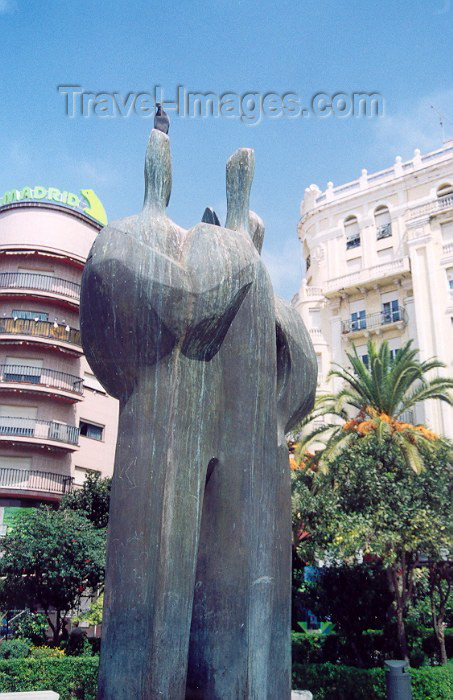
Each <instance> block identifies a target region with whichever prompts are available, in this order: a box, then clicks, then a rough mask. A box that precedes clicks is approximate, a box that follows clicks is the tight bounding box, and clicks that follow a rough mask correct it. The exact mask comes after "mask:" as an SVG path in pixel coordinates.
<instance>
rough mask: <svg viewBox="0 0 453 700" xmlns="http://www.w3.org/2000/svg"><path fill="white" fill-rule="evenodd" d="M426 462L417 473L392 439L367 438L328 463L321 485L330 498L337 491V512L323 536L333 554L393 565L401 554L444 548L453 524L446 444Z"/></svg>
mask: <svg viewBox="0 0 453 700" xmlns="http://www.w3.org/2000/svg"><path fill="white" fill-rule="evenodd" d="M424 460H425V463H426V466H427V468H426V469H425V471H423V472H422V473H420V474H418V475H415V474H413V472H412V471H411V470H408V469H407V466H406V464H405V462H404V459H403V458H402V456H401V454H400V452H399V450H398V447H397V446H396V445H395V444H394V442H393V441H392V440H384V441H381V440H379V439H378V438H377V437H376V436H370V437H369V439H368V440H367V441H358V442H357V443H355V444H354V445H353V446H352V447H351V448H350V449H349V450H347V451H346V452H344V453H343V454H342V455H341V456H339V457H337V458H336V459H335V460H334V461H333V462H332V463H331V465H330V473H329V476H328V477H324V483H325V488H326V490H327V491H328V492H329V491H330V494H329V495H330V498H332V495H331V493H332V491H333V493H334V495H335V498H336V513H335V517H334V519H333V520H331V521H330V523H326V524H325V525H326V526H327V533H324V539H328V540H329V549H330V551H331V552H332V553H333V554H334V556H335V555H337V556H338V557H339V558H340V559H342V560H348V559H353V558H354V557H355V555H356V553H357V552H358V551H359V550H361V551H362V552H363V553H364V554H368V555H374V556H378V557H380V558H381V559H382V561H383V562H384V564H393V563H394V562H395V561H396V560H398V559H399V558H400V557H401V554H402V553H403V552H405V553H406V554H408V553H410V554H412V555H414V556H415V555H416V554H417V553H418V552H419V551H423V552H424V553H425V554H427V555H430V556H432V557H440V556H441V553H442V552H443V551H445V549H447V550H448V548H449V544H450V541H451V535H452V525H453V517H452V515H453V510H452V501H451V498H450V493H451V487H452V469H451V465H450V455H449V448H448V447H443V448H442V449H440V450H439V452H438V453H437V454H436V455H433V454H431V453H430V452H426V453H425V455H424ZM322 478H323V477H321V479H322ZM327 480H328V481H329V483H330V484H332V483H333V484H334V489H329V488H328V484H327V483H326V481H327ZM310 531H311V530H310ZM318 536H319V535H318Z"/></svg>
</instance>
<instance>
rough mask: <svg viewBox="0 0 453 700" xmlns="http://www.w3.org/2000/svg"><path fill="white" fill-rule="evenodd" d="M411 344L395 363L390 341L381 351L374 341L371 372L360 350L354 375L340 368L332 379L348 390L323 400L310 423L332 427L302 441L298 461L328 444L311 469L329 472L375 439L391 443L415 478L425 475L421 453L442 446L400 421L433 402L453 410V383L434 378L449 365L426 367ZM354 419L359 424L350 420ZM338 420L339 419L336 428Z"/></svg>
mask: <svg viewBox="0 0 453 700" xmlns="http://www.w3.org/2000/svg"><path fill="white" fill-rule="evenodd" d="M411 344H412V341H409V342H408V343H406V344H405V345H404V347H403V348H401V350H399V352H398V354H397V356H396V358H394V359H393V360H391V359H390V350H389V346H388V342H387V341H384V342H383V343H381V345H380V346H378V345H377V344H376V343H374V342H373V341H369V342H368V351H367V352H368V358H369V368H368V367H366V366H365V365H364V364H363V362H362V360H361V359H360V357H359V356H358V354H357V350H356V348H355V347H354V352H353V353H347V357H348V360H349V362H350V365H351V369H348V368H343V367H341V366H339V365H335V366H334V369H332V370H331V372H330V374H329V376H330V377H335V378H337V379H341V380H342V381H343V387H342V388H341V390H340V391H339V392H338V393H336V394H333V395H326V396H323V397H322V398H320V399H318V401H317V402H316V407H315V410H314V412H313V414H312V416H311V417H310V419H311V420H315V419H317V418H320V417H323V418H325V417H327V423H325V425H324V426H321V427H320V428H317V429H316V430H313V431H312V432H311V433H308V434H305V435H304V436H302V437H301V439H300V442H299V447H298V450H297V453H296V454H297V458H298V459H300V458H302V459H303V455H304V454H305V452H306V450H307V448H308V447H309V446H310V444H314V443H318V444H319V441H320V439H322V440H324V442H325V445H324V448H323V449H322V450H318V451H317V453H316V455H315V456H313V457H312V458H311V460H309V462H308V463H309V464H311V465H317V468H318V469H320V471H324V472H326V471H328V469H329V463H330V462H331V461H332V460H334V459H336V458H337V457H338V456H339V455H340V454H341V453H342V452H344V451H345V450H349V448H350V447H351V446H352V445H353V444H354V443H355V442H356V441H357V440H365V441H366V440H368V439H369V437H371V436H372V435H374V436H377V437H378V439H388V438H391V440H392V441H393V442H394V444H395V446H396V447H397V448H398V451H399V454H400V456H401V457H402V458H403V460H404V461H405V463H406V466H407V467H409V468H410V469H412V470H413V471H415V473H419V472H420V471H422V470H423V469H424V467H425V465H424V460H423V455H422V453H421V451H420V448H422V447H424V448H425V451H426V450H431V451H432V452H435V451H436V450H437V448H438V447H440V446H441V444H442V441H441V440H439V439H438V437H437V436H436V435H435V434H434V433H431V432H430V431H428V430H426V428H424V427H423V426H413V425H411V424H408V423H403V422H401V421H400V420H399V417H400V416H401V414H402V413H403V412H405V411H408V410H411V409H412V408H413V407H414V406H415V405H416V404H417V403H419V402H420V401H427V400H428V399H436V400H440V401H445V402H446V403H448V404H450V405H453V394H452V393H451V390H452V389H453V379H449V378H446V377H435V378H432V376H431V377H430V378H428V375H429V374H431V375H432V373H433V371H434V370H438V369H441V368H445V365H443V364H442V363H441V362H439V361H438V360H436V359H431V360H426V361H424V362H420V361H419V360H418V359H417V354H418V350H416V349H414V348H412V347H411ZM351 414H352V415H355V418H353V419H352V420H349V419H350V417H351ZM333 417H336V420H335V421H334V422H333V421H332V418H333ZM338 419H340V421H338ZM344 421H347V422H346V423H345V422H344ZM341 423H343V425H341ZM301 428H302V426H301Z"/></svg>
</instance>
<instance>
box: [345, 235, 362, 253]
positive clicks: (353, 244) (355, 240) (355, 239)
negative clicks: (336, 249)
mask: <svg viewBox="0 0 453 700" xmlns="http://www.w3.org/2000/svg"><path fill="white" fill-rule="evenodd" d="M359 246H360V233H351V235H350V236H347V237H346V250H350V249H351V248H358V247H359Z"/></svg>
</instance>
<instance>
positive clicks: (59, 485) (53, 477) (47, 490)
mask: <svg viewBox="0 0 453 700" xmlns="http://www.w3.org/2000/svg"><path fill="white" fill-rule="evenodd" d="M73 481H74V479H73V477H72V476H64V475H63V474H54V473H52V472H40V471H33V470H29V469H14V468H12V467H2V468H0V489H6V490H8V491H13V492H15V491H35V492H39V493H44V494H56V495H60V496H62V495H63V494H65V493H68V492H69V491H71V489H72V484H73Z"/></svg>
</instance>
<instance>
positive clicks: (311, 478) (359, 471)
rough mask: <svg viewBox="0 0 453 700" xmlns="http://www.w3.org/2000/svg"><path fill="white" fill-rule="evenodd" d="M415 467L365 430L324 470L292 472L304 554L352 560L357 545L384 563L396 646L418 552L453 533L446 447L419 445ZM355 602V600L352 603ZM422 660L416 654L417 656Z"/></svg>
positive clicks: (439, 553)
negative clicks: (418, 468)
mask: <svg viewBox="0 0 453 700" xmlns="http://www.w3.org/2000/svg"><path fill="white" fill-rule="evenodd" d="M420 451H421V453H422V455H423V461H424V464H425V469H424V470H423V471H421V472H420V473H418V474H415V473H414V472H413V470H412V469H410V468H408V465H407V463H406V461H405V459H404V456H403V455H402V453H401V451H400V449H399V447H398V445H397V444H396V443H395V441H394V440H392V439H391V438H390V437H387V438H380V437H379V436H378V435H376V434H371V435H369V436H368V437H367V439H366V440H365V439H363V440H357V441H355V442H354V443H353V444H351V445H350V447H349V448H348V449H347V450H344V451H343V452H342V453H340V454H339V455H338V456H337V457H336V458H335V459H333V460H332V461H331V462H330V463H329V471H328V473H321V472H318V473H315V472H313V471H312V470H310V469H304V470H302V471H296V472H293V476H292V479H293V523H294V526H295V533H296V534H295V539H296V541H297V544H296V546H297V553H298V555H299V557H300V559H301V560H302V561H306V562H307V563H312V562H316V559H326V558H329V559H330V561H337V562H345V563H354V562H355V561H356V559H357V554H358V552H362V554H364V555H366V556H368V557H371V558H373V559H375V560H379V561H381V562H382V563H383V565H384V566H385V567H386V569H387V574H388V577H389V590H390V591H391V592H392V595H393V599H394V612H395V615H396V617H397V619H398V628H397V634H398V637H399V643H400V647H401V653H402V654H403V655H404V656H407V655H408V653H409V650H408V649H407V645H406V642H405V639H404V636H405V635H404V624H403V622H402V620H403V619H404V616H405V615H406V613H407V611H408V606H409V603H410V600H411V597H412V594H413V587H414V571H415V569H416V567H417V566H418V563H419V562H418V557H419V553H420V552H423V553H424V554H426V555H428V557H429V558H430V561H431V562H436V561H437V562H439V561H442V559H443V557H444V556H445V551H449V550H450V546H451V539H452V534H453V502H452V499H451V496H450V494H451V491H452V484H453V470H452V466H451V462H450V460H451V448H450V446H449V445H447V444H441V445H440V446H439V448H438V450H437V451H436V452H433V451H431V450H428V449H425V448H424V447H421V448H420ZM354 604H355V603H354ZM419 661H420V662H421V660H419Z"/></svg>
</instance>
